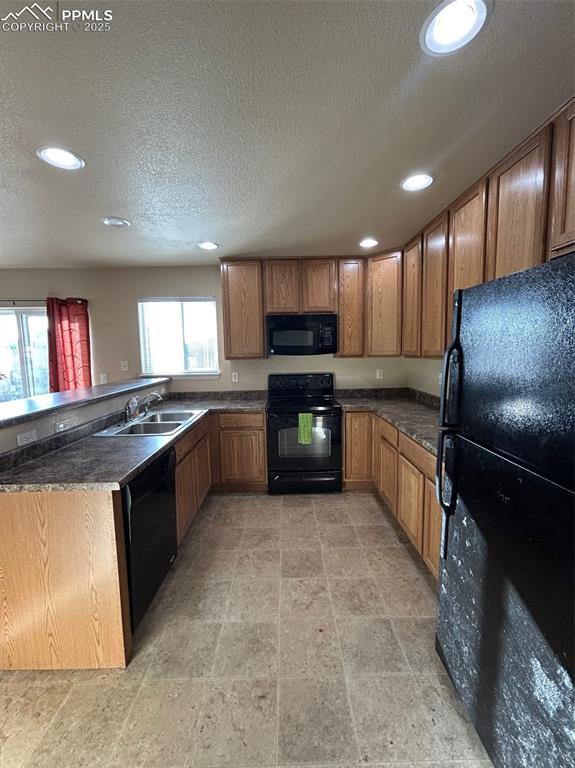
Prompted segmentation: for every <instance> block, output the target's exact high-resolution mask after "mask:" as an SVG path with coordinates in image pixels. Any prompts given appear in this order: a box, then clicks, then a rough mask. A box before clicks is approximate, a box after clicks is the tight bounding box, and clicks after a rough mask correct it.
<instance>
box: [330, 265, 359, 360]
mask: <svg viewBox="0 0 575 768" xmlns="http://www.w3.org/2000/svg"><path fill="white" fill-rule="evenodd" d="M363 264H364V260H363V259H340V261H339V297H338V306H339V310H338V334H337V335H338V350H339V356H340V357H362V356H363V335H364V334H363V314H364V267H363Z"/></svg>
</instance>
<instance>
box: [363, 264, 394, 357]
mask: <svg viewBox="0 0 575 768" xmlns="http://www.w3.org/2000/svg"><path fill="white" fill-rule="evenodd" d="M401 270H402V259H401V251H392V252H390V253H385V254H380V255H378V256H372V257H371V258H370V259H368V261H367V349H366V354H367V355H371V356H375V357H385V356H389V355H392V356H395V355H401V302H402V295H401V286H402V273H401Z"/></svg>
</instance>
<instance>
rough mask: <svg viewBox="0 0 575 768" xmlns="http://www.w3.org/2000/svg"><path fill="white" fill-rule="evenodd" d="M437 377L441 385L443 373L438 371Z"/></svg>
mask: <svg viewBox="0 0 575 768" xmlns="http://www.w3.org/2000/svg"><path fill="white" fill-rule="evenodd" d="M437 378H438V379H439V386H440V387H441V385H442V384H443V373H440V374H439V376H438V377H437Z"/></svg>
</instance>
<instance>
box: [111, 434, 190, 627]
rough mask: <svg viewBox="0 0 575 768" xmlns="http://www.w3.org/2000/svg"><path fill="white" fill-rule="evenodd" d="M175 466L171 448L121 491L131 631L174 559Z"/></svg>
mask: <svg viewBox="0 0 575 768" xmlns="http://www.w3.org/2000/svg"><path fill="white" fill-rule="evenodd" d="M175 466H176V453H175V451H174V449H173V448H172V450H170V451H168V452H167V453H165V454H164V455H163V456H162V457H161V458H159V459H157V460H156V461H154V462H153V464H150V466H149V467H146V469H144V470H143V471H142V472H140V474H139V475H137V476H136V477H135V478H134V479H133V480H131V481H130V482H129V483H128V484H127V485H125V486H124V488H123V491H122V493H123V510H124V531H125V536H126V552H127V560H128V580H129V587H130V616H131V619H132V631H134V630H135V629H136V627H137V626H138V624H139V623H140V621H141V620H142V618H143V616H144V614H145V613H146V610H147V608H148V606H149V605H150V603H151V602H152V600H153V598H154V595H155V594H156V592H157V591H158V588H159V586H160V584H161V583H162V581H163V580H164V577H165V576H166V574H167V572H168V571H169V569H170V566H171V564H172V563H173V562H174V559H175V557H176V551H177V529H176V486H175Z"/></svg>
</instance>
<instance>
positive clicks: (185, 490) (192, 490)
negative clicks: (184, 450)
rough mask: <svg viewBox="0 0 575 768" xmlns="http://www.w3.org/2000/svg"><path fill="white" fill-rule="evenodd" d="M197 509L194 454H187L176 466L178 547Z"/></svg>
mask: <svg viewBox="0 0 575 768" xmlns="http://www.w3.org/2000/svg"><path fill="white" fill-rule="evenodd" d="M196 509H197V493H196V484H195V472H194V452H193V451H192V452H190V453H188V455H187V456H186V457H185V458H183V459H182V460H181V461H180V462H179V463H178V464H177V465H176V518H177V525H178V546H179V545H180V543H181V542H182V540H183V538H184V536H185V535H186V533H187V532H188V528H189V527H190V523H191V522H192V518H193V517H194V515H195V513H196Z"/></svg>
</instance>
